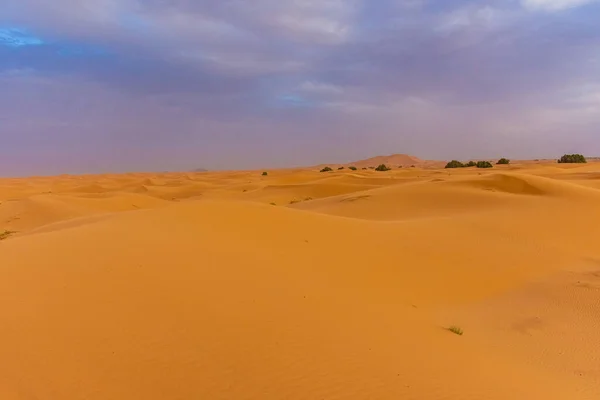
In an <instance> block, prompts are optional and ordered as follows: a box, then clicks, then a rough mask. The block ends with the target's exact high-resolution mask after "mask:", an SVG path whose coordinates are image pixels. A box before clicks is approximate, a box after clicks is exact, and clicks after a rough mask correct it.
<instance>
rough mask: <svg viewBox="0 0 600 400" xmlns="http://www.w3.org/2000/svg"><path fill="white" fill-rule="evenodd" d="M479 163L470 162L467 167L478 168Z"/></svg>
mask: <svg viewBox="0 0 600 400" xmlns="http://www.w3.org/2000/svg"><path fill="white" fill-rule="evenodd" d="M476 166H477V163H476V162H475V161H469V162H468V163H466V164H465V167H476Z"/></svg>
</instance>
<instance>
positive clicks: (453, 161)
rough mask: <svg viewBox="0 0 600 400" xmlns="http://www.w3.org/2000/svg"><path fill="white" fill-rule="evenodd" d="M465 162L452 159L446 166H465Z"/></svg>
mask: <svg viewBox="0 0 600 400" xmlns="http://www.w3.org/2000/svg"><path fill="white" fill-rule="evenodd" d="M464 166H465V164H463V163H461V162H460V161H458V160H452V161H450V162H449V163H448V164H446V166H445V167H444V168H464Z"/></svg>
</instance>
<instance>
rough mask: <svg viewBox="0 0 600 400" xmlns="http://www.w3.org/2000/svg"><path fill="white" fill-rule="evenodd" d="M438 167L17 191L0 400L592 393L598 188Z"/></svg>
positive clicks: (5, 255) (2, 282)
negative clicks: (18, 217) (453, 328)
mask: <svg viewBox="0 0 600 400" xmlns="http://www.w3.org/2000/svg"><path fill="white" fill-rule="evenodd" d="M588 168H589V167H588ZM439 172H440V171H421V172H418V173H416V174H415V172H414V171H400V170H398V171H390V172H389V173H383V174H381V173H376V172H372V171H365V172H359V173H350V172H347V171H342V172H336V173H333V174H329V175H328V174H319V173H318V172H315V171H273V172H272V173H271V174H269V177H267V178H265V177H262V176H260V173H257V172H239V173H203V174H185V175H184V174H155V175H148V176H146V175H131V176H118V175H115V176H103V177H84V178H81V179H77V180H76V179H74V178H73V177H64V178H52V180H50V178H48V179H44V178H36V179H35V180H30V181H29V184H28V185H25V182H19V181H17V182H15V181H12V180H11V181H10V182H6V183H5V187H6V189H5V193H8V192H9V189H10V193H9V195H10V199H9V200H5V201H3V203H2V204H0V210H2V209H3V208H2V206H4V205H5V202H8V203H7V204H9V203H11V202H15V201H16V202H19V204H20V205H19V208H18V209H17V210H16V211H18V212H19V213H23V212H25V211H27V210H29V209H31V210H32V211H34V210H38V211H36V212H38V214H28V215H31V217H30V218H29V219H28V220H27V221H28V223H27V224H26V225H23V226H22V227H21V230H20V231H19V232H18V233H16V234H14V235H13V236H11V237H8V238H7V239H5V240H2V241H1V242H0V266H2V267H1V268H0V301H1V304H3V306H2V307H0V357H1V358H2V360H3V362H2V363H0V396H1V397H2V398H3V399H8V400H13V399H19V400H20V399H36V398H43V399H107V398H110V399H145V400H147V399H190V398H203V399H281V398H287V399H365V398H373V399H398V398H401V399H415V400H416V399H425V400H442V399H466V400H469V399H473V400H475V399H491V400H495V399H498V400H500V399H507V398H510V399H532V398H543V399H557V400H558V399H574V400H578V399H591V398H597V397H598V396H600V385H599V382H600V379H599V378H600V370H598V365H599V364H598V363H596V362H595V361H596V360H598V359H600V347H599V346H597V344H596V340H595V332H597V329H598V328H600V326H598V319H597V313H598V312H600V310H599V309H598V307H597V305H598V304H600V291H599V290H598V287H600V286H599V285H600V280H599V278H598V272H597V271H598V270H600V263H598V261H597V260H600V248H599V247H598V246H597V238H598V237H599V236H600V212H599V211H598V207H597V204H598V201H597V199H598V193H599V192H598V191H596V189H594V188H592V187H590V186H587V185H581V184H579V183H578V182H579V181H580V180H581V176H580V175H574V178H573V181H572V182H569V181H568V179H566V177H565V176H564V174H565V172H562V171H561V172H557V174H560V176H561V177H560V179H558V178H556V179H554V178H552V176H550V175H551V174H550V172H551V169H550V168H548V169H544V168H535V169H534V168H530V167H529V166H524V167H523V168H521V169H520V170H518V171H517V172H516V173H513V172H501V173H497V172H493V171H492V172H489V173H488V172H486V173H484V174H482V175H479V172H477V171H476V170H473V171H472V172H470V173H469V172H468V171H467V172H465V171H460V172H457V173H447V172H445V171H444V172H443V173H442V174H440V173H439ZM572 172H573V173H574V174H576V173H577V172H576V170H574V171H572ZM220 175H222V176H220ZM324 175H325V176H324ZM220 178H222V179H220ZM78 185H80V186H81V187H83V188H84V189H85V190H83V191H77V187H78ZM138 185H143V186H148V187H152V188H157V189H155V190H149V191H147V192H145V193H140V192H135V193H131V192H129V191H125V190H124V189H123V188H124V187H125V186H127V187H136V186H138ZM8 186H10V188H9V189H8ZM48 187H52V189H51V190H52V193H46V194H40V193H38V190H39V191H41V190H47V188H48ZM1 188H2V183H1V182H0V193H3V192H2V189H1ZM92 188H93V190H92ZM199 188H201V190H200V192H201V195H200V196H193V197H190V194H195V193H197V190H198V189H199ZM19 193H20V195H19ZM166 193H168V194H169V196H171V197H173V198H172V199H170V200H169V199H167V196H166V195H165V194H166ZM91 195H93V196H92V197H90V196H91ZM19 196H21V197H19ZM39 196H42V197H41V199H42V200H43V201H42V200H40V197H39ZM273 196H275V197H277V198H278V199H279V200H280V203H282V204H281V205H280V206H272V205H269V204H268V202H271V201H272V199H273V198H274V197H273ZM303 196H311V197H314V198H313V199H310V200H307V199H305V198H303ZM288 198H289V199H290V200H293V199H295V198H302V200H301V201H300V202H297V203H294V204H288V202H286V201H285V200H287V199H288ZM348 199H351V200H348ZM40 204H43V205H44V208H41V206H40ZM131 204H136V205H137V207H135V208H133V207H132V206H131ZM6 210H9V209H8V208H6ZM39 210H41V211H39ZM48 210H54V211H55V213H54V214H51V213H50V212H49V211H48ZM65 210H66V211H68V212H66V211H65ZM58 211H60V212H61V213H62V214H61V213H59V212H58ZM9 214H10V213H9V212H8V211H7V215H6V216H3V218H9V217H10V215H9ZM36 215H38V216H36ZM39 215H41V216H39ZM48 215H50V216H52V217H53V218H49V217H48ZM4 223H5V224H8V223H7V222H4ZM7 226H8V225H7ZM557 227H563V228H562V229H557ZM454 324H456V325H459V326H460V327H461V328H462V329H463V330H464V335H462V336H459V335H455V334H453V333H451V332H449V331H448V329H447V328H448V327H449V326H450V325H454Z"/></svg>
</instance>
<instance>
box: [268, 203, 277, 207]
mask: <svg viewBox="0 0 600 400" xmlns="http://www.w3.org/2000/svg"><path fill="white" fill-rule="evenodd" d="M269 204H271V205H272V206H276V205H277V204H275V203H269Z"/></svg>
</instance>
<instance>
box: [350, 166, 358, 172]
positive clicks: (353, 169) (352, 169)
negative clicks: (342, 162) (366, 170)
mask: <svg viewBox="0 0 600 400" xmlns="http://www.w3.org/2000/svg"><path fill="white" fill-rule="evenodd" d="M348 169H349V170H351V171H356V170H357V169H358V168H356V167H354V166H352V167H348Z"/></svg>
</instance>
